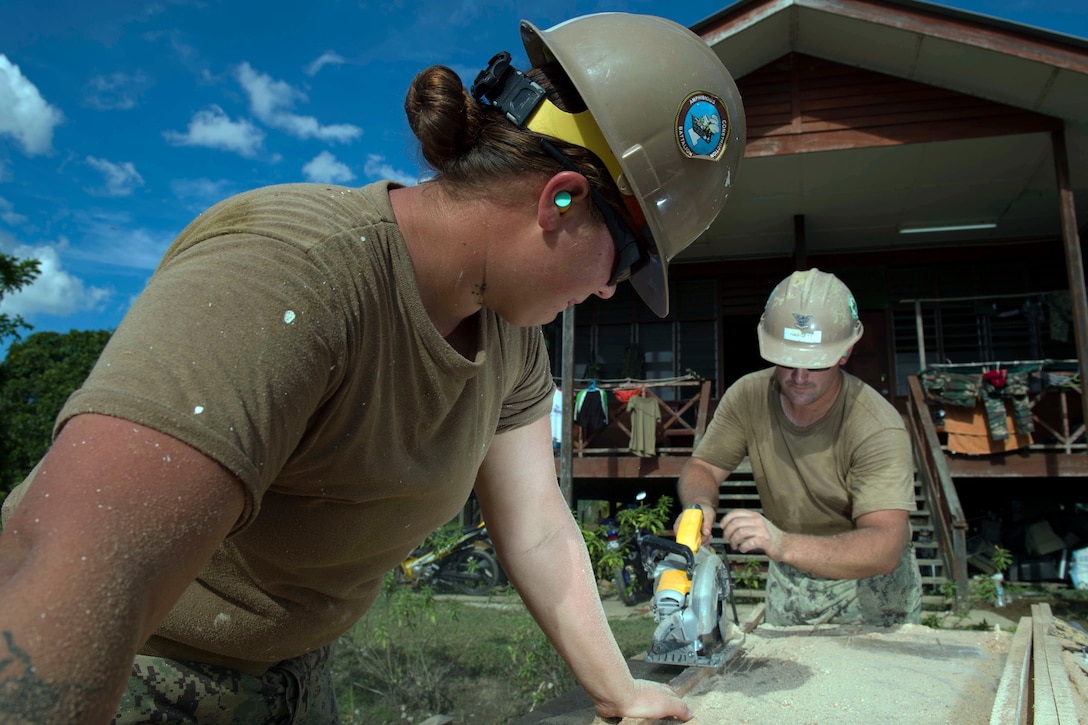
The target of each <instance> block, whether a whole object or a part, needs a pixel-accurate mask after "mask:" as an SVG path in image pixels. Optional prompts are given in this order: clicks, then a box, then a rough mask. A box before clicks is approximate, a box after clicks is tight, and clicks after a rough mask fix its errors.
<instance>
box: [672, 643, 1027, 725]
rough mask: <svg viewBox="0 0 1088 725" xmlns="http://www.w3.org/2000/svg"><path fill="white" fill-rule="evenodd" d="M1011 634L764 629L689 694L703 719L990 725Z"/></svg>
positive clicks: (780, 724)
mask: <svg viewBox="0 0 1088 725" xmlns="http://www.w3.org/2000/svg"><path fill="white" fill-rule="evenodd" d="M1011 640H1012V634H1010V633H1009V632H1004V631H993V632H977V631H958V630H939V629H937V630H935V629H930V628H929V627H924V626H918V625H904V626H902V627H897V628H893V629H874V628H868V627H860V626H851V627H820V628H811V627H769V626H766V625H764V626H761V627H759V628H758V629H757V630H756V631H755V632H752V633H750V634H749V635H748V636H747V639H746V640H745V643H744V646H743V647H742V651H741V652H740V653H738V654H737V655H736V656H735V657H733V658H732V659H731V660H730V661H729V662H728V663H727V664H726V665H725V667H723V668H722V670H721V672H719V673H717V674H715V675H713V676H711V677H708V678H706V679H705V680H703V681H702V682H700V683H699V685H698V686H697V687H696V688H695V689H693V690H692V691H691V692H690V693H689V694H688V697H686V698H685V699H686V700H687V702H688V704H689V705H690V706H691V707H692V710H693V711H694V713H695V719H694V720H693V721H692V723H701V724H703V725H709V724H711V723H715V724H716V723H736V724H748V723H752V724H757V725H772V724H773V725H815V724H818V725H838V724H842V725H856V724H857V723H862V722H864V723H911V725H921V724H928V723H932V724H934V725H936V724H938V723H948V724H949V725H975V724H976V723H981V724H983V725H985V724H987V723H989V722H990V711H991V709H992V707H993V702H994V696H995V694H996V692H997V687H998V683H999V681H1000V680H1001V675H1002V672H1003V670H1004V665H1005V659H1006V655H1007V653H1008V650H1009V645H1010V642H1011Z"/></svg>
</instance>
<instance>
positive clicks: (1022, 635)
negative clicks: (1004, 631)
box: [990, 617, 1032, 725]
mask: <svg viewBox="0 0 1088 725" xmlns="http://www.w3.org/2000/svg"><path fill="white" fill-rule="evenodd" d="M1031 640H1032V623H1031V617H1021V618H1020V623H1019V624H1018V625H1017V626H1016V634H1015V636H1014V637H1013V640H1012V645H1011V646H1010V647H1009V655H1008V659H1006V660H1005V670H1004V672H1003V673H1002V675H1001V682H1000V683H998V686H997V695H996V696H995V697H994V707H993V710H992V711H991V713H990V725H1028V723H1029V721H1028V703H1029V702H1030V700H1031V698H1030V694H1031V690H1030V689H1029V688H1030V685H1031Z"/></svg>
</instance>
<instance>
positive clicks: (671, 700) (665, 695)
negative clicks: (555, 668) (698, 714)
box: [597, 680, 694, 722]
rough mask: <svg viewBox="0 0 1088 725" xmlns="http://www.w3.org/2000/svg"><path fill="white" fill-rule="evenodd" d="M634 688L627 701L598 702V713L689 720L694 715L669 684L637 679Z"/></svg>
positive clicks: (614, 715)
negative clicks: (614, 702)
mask: <svg viewBox="0 0 1088 725" xmlns="http://www.w3.org/2000/svg"><path fill="white" fill-rule="evenodd" d="M634 685H635V686H634V689H633V690H632V692H631V695H630V697H628V698H627V701H626V702H622V703H616V704H614V705H613V704H605V703H598V704H597V714H598V715H600V716H601V717H607V718H614V717H637V718H644V719H647V718H648V719H654V720H661V719H663V718H667V717H673V718H676V719H677V720H682V721H684V722H687V721H688V720H690V719H691V718H692V717H693V716H694V715H693V713H692V712H691V708H690V707H688V706H687V704H686V703H685V702H684V701H683V700H681V699H680V698H679V697H677V695H676V692H674V691H673V689H672V688H671V687H669V686H667V685H662V684H660V683H657V682H650V681H649V680H635V682H634Z"/></svg>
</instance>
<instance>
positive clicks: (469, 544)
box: [395, 521, 505, 596]
mask: <svg viewBox="0 0 1088 725" xmlns="http://www.w3.org/2000/svg"><path fill="white" fill-rule="evenodd" d="M443 539H444V537H442V536H437V537H433V536H432V537H428V540H427V541H426V542H424V544H423V545H422V546H420V547H417V548H416V549H414V550H413V551H412V553H411V554H409V555H408V558H407V559H405V560H404V561H403V562H401V564H400V566H398V567H397V569H396V571H395V574H396V578H397V581H398V582H401V583H406V584H408V585H410V586H412V587H419V586H421V585H424V584H427V585H430V586H433V587H435V588H436V589H437V590H439V591H446V592H449V591H455V592H460V593H462V594H471V595H476V596H479V595H483V594H487V593H488V592H490V591H491V590H492V589H494V588H495V587H497V586H498V585H499V584H500V583H502V581H503V580H504V579H505V574H504V573H503V570H502V567H501V566H500V565H499V559H498V557H497V556H496V555H495V549H494V547H493V546H492V544H491V538H490V537H489V536H488V534H487V526H486V525H485V524H484V522H482V521H481V522H480V523H479V524H477V525H476V526H467V527H465V528H463V529H462V530H461V532H460V535H459V536H457V537H455V538H453V539H452V540H448V539H447V540H443ZM435 540H437V543H435V544H431V543H429V542H432V541H435Z"/></svg>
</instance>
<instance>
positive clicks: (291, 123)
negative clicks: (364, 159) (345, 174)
mask: <svg viewBox="0 0 1088 725" xmlns="http://www.w3.org/2000/svg"><path fill="white" fill-rule="evenodd" d="M238 82H239V83H241V84H242V89H243V90H244V91H245V92H246V95H247V96H249V107H250V110H251V111H253V115H254V116H256V117H257V119H258V120H260V121H261V123H264V124H266V125H268V126H271V127H272V128H277V129H279V130H281V131H286V132H287V133H289V134H291V135H292V136H295V137H297V138H301V139H308V138H316V139H320V140H322V141H336V142H340V143H345V142H348V141H351V140H352V139H355V138H357V137H358V136H360V135H361V134H362V133H363V130H362V129H361V128H359V127H358V126H352V125H351V124H347V123H341V124H334V125H331V126H322V125H321V124H320V123H319V122H318V120H317V119H316V118H314V117H313V116H300V115H299V114H297V113H294V112H292V110H291V109H292V108H293V107H294V105H295V102H296V101H303V102H304V101H306V100H307V98H306V94H305V93H303V92H302V91H300V90H298V89H297V88H293V87H292V86H291V85H290V84H288V83H285V82H284V81H277V80H273V78H272V77H271V76H269V75H267V74H265V73H258V72H257V71H255V70H253V67H252V66H251V65H250V64H249V63H242V65H240V66H238Z"/></svg>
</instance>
